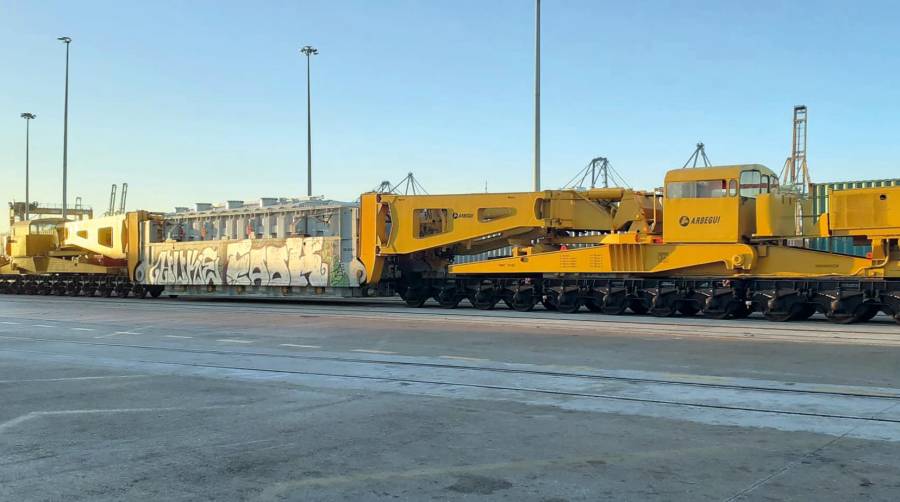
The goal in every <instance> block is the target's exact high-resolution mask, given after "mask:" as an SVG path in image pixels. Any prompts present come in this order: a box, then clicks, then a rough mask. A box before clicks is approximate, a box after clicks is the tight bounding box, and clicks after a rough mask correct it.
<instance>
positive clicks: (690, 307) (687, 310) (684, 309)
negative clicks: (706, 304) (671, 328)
mask: <svg viewBox="0 0 900 502" xmlns="http://www.w3.org/2000/svg"><path fill="white" fill-rule="evenodd" d="M678 313H679V314H681V315H683V316H687V317H690V316H694V315H697V314H699V313H700V305H698V304H697V302H695V301H692V300H684V301H681V302H679V303H678Z"/></svg>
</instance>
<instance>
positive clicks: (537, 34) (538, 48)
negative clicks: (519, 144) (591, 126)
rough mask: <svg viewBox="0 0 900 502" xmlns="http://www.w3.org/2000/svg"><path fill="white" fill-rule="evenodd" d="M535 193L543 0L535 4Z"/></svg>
mask: <svg viewBox="0 0 900 502" xmlns="http://www.w3.org/2000/svg"><path fill="white" fill-rule="evenodd" d="M534 191H535V192H540V191H541V0H535V2H534Z"/></svg>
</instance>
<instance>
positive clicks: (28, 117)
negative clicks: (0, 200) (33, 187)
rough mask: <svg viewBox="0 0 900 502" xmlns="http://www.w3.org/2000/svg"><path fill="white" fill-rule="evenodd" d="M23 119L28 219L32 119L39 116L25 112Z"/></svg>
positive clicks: (27, 210) (22, 115) (26, 210)
mask: <svg viewBox="0 0 900 502" xmlns="http://www.w3.org/2000/svg"><path fill="white" fill-rule="evenodd" d="M20 117H22V118H23V119H25V220H26V221H27V220H28V218H29V216H30V215H29V213H30V212H31V200H30V199H29V197H28V195H29V194H28V176H29V174H28V170H29V165H28V164H29V157H30V155H29V150H30V149H31V148H30V143H31V138H30V136H31V121H32V120H34V119H35V118H37V115H35V114H33V113H23V114H21V115H20Z"/></svg>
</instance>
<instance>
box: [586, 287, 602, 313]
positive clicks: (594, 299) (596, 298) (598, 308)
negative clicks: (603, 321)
mask: <svg viewBox="0 0 900 502" xmlns="http://www.w3.org/2000/svg"><path fill="white" fill-rule="evenodd" d="M584 306H585V307H587V309H588V310H589V311H591V312H603V293H602V292H601V291H597V290H593V291H591V292H590V295H589V296H588V297H587V298H585V299H584Z"/></svg>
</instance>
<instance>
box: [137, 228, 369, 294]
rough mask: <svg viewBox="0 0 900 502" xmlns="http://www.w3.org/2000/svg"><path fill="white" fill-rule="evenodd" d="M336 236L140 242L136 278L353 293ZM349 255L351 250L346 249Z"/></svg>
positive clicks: (212, 287)
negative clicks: (342, 290)
mask: <svg viewBox="0 0 900 502" xmlns="http://www.w3.org/2000/svg"><path fill="white" fill-rule="evenodd" d="M343 241H344V239H343V238H342V237H341V236H333V237H291V238H287V239H244V240H220V241H193V242H172V241H168V242H159V243H145V245H144V249H143V261H142V263H141V265H140V266H139V267H138V272H137V274H136V276H137V277H138V279H139V281H140V282H141V283H142V284H145V285H150V286H166V287H167V289H168V287H170V286H201V287H206V288H207V289H208V290H209V291H210V292H214V291H216V290H217V289H218V288H223V287H225V288H227V287H243V288H247V287H252V288H260V287H266V288H272V287H274V288H358V287H359V286H360V283H359V280H358V278H357V276H356V275H355V274H353V273H352V272H351V269H352V268H354V267H353V263H352V260H353V258H354V257H353V256H352V255H351V256H345V253H343V245H342V242H343ZM349 249H350V251H351V252H352V246H351V247H350V248H349Z"/></svg>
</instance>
